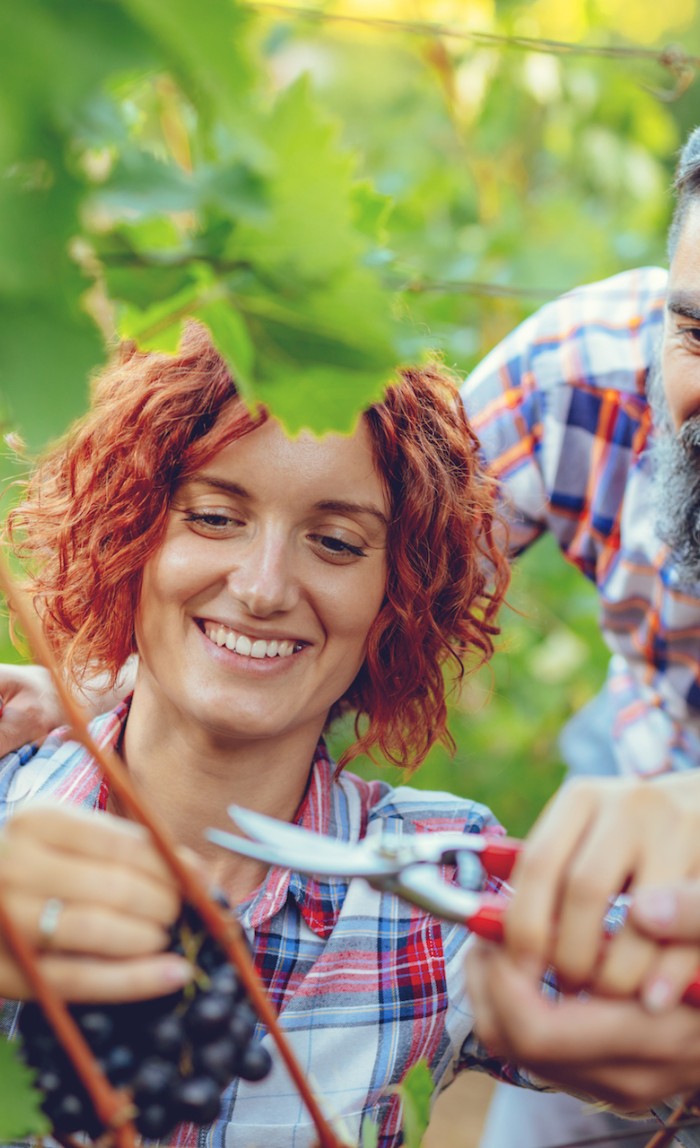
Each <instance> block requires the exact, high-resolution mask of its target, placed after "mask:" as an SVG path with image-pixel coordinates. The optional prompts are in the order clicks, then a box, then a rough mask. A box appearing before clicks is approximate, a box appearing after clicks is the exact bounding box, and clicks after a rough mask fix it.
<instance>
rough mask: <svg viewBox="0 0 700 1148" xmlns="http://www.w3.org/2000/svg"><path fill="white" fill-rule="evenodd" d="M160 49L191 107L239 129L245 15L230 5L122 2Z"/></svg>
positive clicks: (247, 68) (215, 0)
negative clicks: (192, 103)
mask: <svg viewBox="0 0 700 1148" xmlns="http://www.w3.org/2000/svg"><path fill="white" fill-rule="evenodd" d="M122 4H123V7H124V8H125V9H126V10H127V11H128V12H130V13H131V15H132V17H133V19H134V20H135V21H138V22H139V23H140V24H141V25H143V27H144V28H147V29H148V31H149V32H150V34H151V35H152V36H153V37H154V38H155V39H156V40H157V41H158V43H159V44H160V45H161V47H162V48H163V49H164V51H165V54H166V55H167V58H168V63H169V66H170V68H171V69H172V71H173V72H174V73H175V75H176V76H177V78H178V79H179V80H180V82H181V83H182V84H183V86H184V87H185V89H186V90H187V91H188V92H189V93H190V95H191V97H192V99H193V100H194V102H195V104H196V106H197V107H198V108H199V109H200V110H201V111H207V112H208V113H209V115H210V117H212V118H214V115H215V117H216V119H218V120H220V121H221V122H227V123H229V124H231V123H232V122H233V123H236V124H239V125H240V124H241V120H242V117H241V101H242V97H243V96H244V94H245V93H246V92H247V90H248V87H249V85H250V83H251V81H252V78H253V75H254V72H255V68H254V64H253V56H252V54H251V53H250V51H249V50H248V46H247V44H246V33H247V29H248V25H249V23H250V19H251V17H250V13H249V12H248V11H246V10H245V9H244V8H243V6H242V5H241V4H239V3H237V2H236V0H199V3H197V4H193V3H192V0H167V2H166V0H122Z"/></svg>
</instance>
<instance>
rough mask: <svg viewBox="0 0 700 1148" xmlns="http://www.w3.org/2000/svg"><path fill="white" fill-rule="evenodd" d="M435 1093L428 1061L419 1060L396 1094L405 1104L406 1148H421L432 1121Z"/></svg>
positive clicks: (407, 1074)
mask: <svg viewBox="0 0 700 1148" xmlns="http://www.w3.org/2000/svg"><path fill="white" fill-rule="evenodd" d="M434 1091H435V1084H434V1082H433V1077H432V1074H431V1072H430V1069H429V1068H428V1064H427V1061H425V1060H419V1061H418V1062H417V1063H416V1064H414V1065H413V1067H412V1068H409V1070H408V1072H407V1073H406V1075H405V1076H404V1078H403V1080H402V1081H401V1083H400V1084H399V1085H398V1086H397V1088H396V1092H397V1093H398V1094H399V1096H400V1097H401V1100H402V1102H403V1133H404V1144H405V1145H406V1148H420V1145H421V1141H422V1139H423V1136H424V1135H425V1130H426V1128H427V1127H428V1122H429V1120H430V1101H431V1098H432V1095H433V1092H434Z"/></svg>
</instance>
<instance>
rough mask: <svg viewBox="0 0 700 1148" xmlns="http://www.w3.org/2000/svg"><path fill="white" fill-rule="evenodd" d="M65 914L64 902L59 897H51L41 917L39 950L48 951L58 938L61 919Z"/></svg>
mask: <svg viewBox="0 0 700 1148" xmlns="http://www.w3.org/2000/svg"><path fill="white" fill-rule="evenodd" d="M62 912H63V901H61V900H60V898H59V897H49V899H48V901H47V902H46V904H45V905H44V907H43V909H42V910H41V913H40V915H39V948H40V949H48V948H49V947H50V945H51V942H52V940H53V938H54V937H55V936H56V930H57V928H58V922H59V918H60V916H61V913H62Z"/></svg>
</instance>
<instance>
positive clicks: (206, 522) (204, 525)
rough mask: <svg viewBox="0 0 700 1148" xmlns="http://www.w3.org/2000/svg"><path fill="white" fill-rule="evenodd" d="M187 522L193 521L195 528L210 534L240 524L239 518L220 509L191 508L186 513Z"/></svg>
mask: <svg viewBox="0 0 700 1148" xmlns="http://www.w3.org/2000/svg"><path fill="white" fill-rule="evenodd" d="M185 522H191V523H193V524H194V526H195V528H199V529H200V530H204V531H206V532H208V533H210V534H215V533H221V532H222V531H224V530H227V529H230V528H232V527H236V526H239V525H240V522H239V520H238V519H237V518H233V517H232V516H231V515H230V514H224V513H223V512H222V511H220V510H190V511H188V512H187V514H186V515H185Z"/></svg>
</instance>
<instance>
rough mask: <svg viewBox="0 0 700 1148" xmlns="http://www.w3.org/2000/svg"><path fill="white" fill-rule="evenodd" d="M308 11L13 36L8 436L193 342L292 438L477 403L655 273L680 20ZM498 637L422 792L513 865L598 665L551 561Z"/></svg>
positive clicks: (84, 0) (540, 551)
mask: <svg viewBox="0 0 700 1148" xmlns="http://www.w3.org/2000/svg"><path fill="white" fill-rule="evenodd" d="M309 9H310V10H307V11H306V12H304V11H301V10H299V9H298V8H297V7H294V6H293V5H285V4H284V3H276V4H271V3H262V2H258V3H252V2H251V3H243V2H242V0H200V2H199V3H198V4H196V5H195V4H192V3H188V2H187V0H25V2H24V3H23V4H21V5H16V4H15V5H12V4H4V5H2V6H0V43H2V47H3V68H2V76H1V77H0V395H1V396H2V400H1V404H0V407H1V409H0V416H2V417H4V420H5V425H6V426H8V427H17V428H18V429H19V430H20V432H21V433H22V434H23V435H24V436H25V437H26V438H27V440H28V441H29V443H30V445H31V446H32V447H36V446H38V445H40V444H42V443H43V442H45V441H46V439H47V438H48V437H50V436H53V435H55V434H57V433H59V432H60V431H61V430H62V429H63V428H64V427H65V425H66V424H67V422H68V421H69V419H70V418H72V417H73V416H74V415H75V414H76V413H78V412H79V411H81V410H82V409H84V407H85V405H86V401H87V395H88V384H87V380H88V375H89V372H90V371H91V370H92V369H93V368H95V367H96V366H97V365H99V363H100V361H101V360H102V359H103V358H104V356H105V353H106V347H107V345H108V344H109V343H110V342H111V341H112V340H113V339H114V336H115V333H117V332H118V333H120V334H122V335H127V336H129V337H132V338H135V339H137V341H138V342H139V343H140V344H141V345H143V346H154V347H158V348H162V349H170V348H172V347H173V345H174V344H175V342H176V340H177V336H178V332H179V328H180V324H181V321H182V320H183V318H184V317H186V316H189V315H194V316H199V317H200V318H201V319H203V320H204V321H205V322H207V323H208V324H209V326H210V327H211V329H212V332H213V336H214V339H215V341H216V342H217V344H218V346H219V348H220V349H221V351H222V353H223V354H224V355H225V357H226V358H227V360H228V362H229V363H230V365H231V367H232V369H233V370H234V372H235V374H236V375H237V377H238V379H239V382H240V384H241V387H242V389H243V391H244V393H246V394H247V395H248V396H250V397H251V399H255V398H261V399H263V400H265V401H268V402H269V403H270V404H271V406H272V407H273V409H275V410H276V411H278V413H280V414H281V416H282V417H283V418H284V419H285V421H286V422H287V424H288V425H289V427H290V428H291V429H292V430H294V429H296V428H298V427H299V426H302V425H311V426H313V427H315V428H317V429H321V428H323V427H326V426H329V425H335V426H336V427H339V428H348V427H350V426H351V424H352V422H353V419H354V417H355V412H356V411H357V409H358V408H359V407H360V406H361V405H363V404H364V403H366V402H367V401H368V400H369V399H370V398H371V397H372V396H373V395H375V394H377V393H378V392H379V390H380V389H381V387H382V386H383V384H384V383H385V382H386V380H387V378H388V377H389V375H390V373H391V371H392V369H393V367H394V366H395V364H396V362H397V361H410V360H415V359H417V358H420V357H422V356H423V355H424V354H425V353H426V349H427V348H435V349H437V350H438V351H439V352H440V353H441V354H442V356H443V358H444V360H445V362H446V364H447V365H448V366H449V367H451V368H453V369H454V371H455V372H456V373H457V374H459V375H464V374H465V373H466V372H468V370H469V369H470V367H471V366H472V365H473V364H474V363H475V362H476V361H477V360H478V358H479V357H480V356H481V355H482V354H483V353H485V352H486V351H487V350H488V349H489V348H490V347H491V346H493V344H494V343H495V342H496V341H497V340H498V339H499V338H500V337H501V336H502V335H503V334H505V333H506V332H507V331H508V330H509V329H510V328H511V327H513V326H514V325H515V324H516V323H517V322H518V321H520V320H521V319H522V318H524V317H525V315H526V314H528V312H529V311H531V310H532V309H533V307H535V306H536V305H537V304H538V303H539V302H542V301H544V300H545V299H547V298H550V297H552V296H553V295H555V294H557V293H559V292H560V291H563V290H565V289H567V288H569V287H571V286H574V285H576V284H578V283H581V282H583V281H590V280H594V279H596V278H600V277H604V276H606V275H609V274H613V273H615V272H617V271H620V270H621V269H623V268H625V267H629V266H633V265H636V264H643V263H657V262H659V261H662V260H663V258H664V246H665V241H664V232H665V228H666V225H667V221H668V218H669V213H670V206H671V203H670V194H669V188H670V184H671V181H672V173H673V165H674V157H675V153H676V151H677V149H678V147H679V146H680V144H681V143H682V141H683V139H684V137H685V135H686V133H687V132H688V130H689V129H690V128H691V127H693V126H694V124H695V120H696V119H697V118H698V113H697V107H698V100H697V91H698V88H697V83H696V82H695V67H696V65H697V63H698V60H697V58H695V57H692V53H699V52H700V25H698V22H697V20H696V16H695V4H694V0H669V2H668V3H666V4H664V5H661V4H659V3H658V0H637V2H636V3H635V4H634V5H631V4H629V3H628V2H627V0H567V2H566V3H565V4H563V3H562V2H561V0H466V2H465V0H319V2H318V3H317V2H316V0H309ZM256 10H257V11H256ZM557 42H558V43H557ZM674 44H676V45H678V44H681V45H682V48H678V47H677V46H676V47H674V46H673V45H674ZM20 465H25V464H20ZM16 471H17V464H16V463H13V462H12V461H11V459H10V453H9V452H8V455H7V457H3V458H0V472H2V473H4V474H7V475H9V474H12V473H16ZM511 606H512V608H511V610H510V611H506V612H505V614H504V619H503V622H504V624H503V635H502V638H501V640H500V650H499V653H498V654H497V656H496V657H495V659H494V660H493V662H492V665H491V666H490V667H488V668H486V669H485V670H482V671H481V672H480V673H479V674H478V675H475V676H474V677H473V678H470V679H469V681H468V683H467V684H466V686H465V687H464V688H463V690H462V692H461V696H460V697H459V698H458V699H455V702H454V705H453V707H452V729H453V732H454V735H455V738H456V740H457V744H458V748H457V752H456V754H455V756H454V758H449V757H448V756H447V755H446V754H445V753H444V752H442V751H441V750H435V751H434V752H433V753H432V754H431V755H430V757H429V759H428V761H427V762H426V763H425V764H424V766H423V767H422V768H421V770H420V771H419V772H418V774H417V775H416V776H415V778H414V782H415V784H418V785H422V786H425V787H430V788H443V789H448V790H451V791H456V792H459V793H462V794H467V795H470V796H473V797H476V798H479V799H481V800H484V801H486V802H488V803H489V804H490V805H492V806H493V808H494V810H495V811H496V812H497V814H498V815H499V816H500V818H501V819H502V821H503V822H504V823H505V824H506V826H507V827H508V829H509V830H510V831H511V832H512V833H517V834H520V833H523V832H525V831H526V829H527V828H528V826H529V825H530V824H531V823H532V821H533V819H534V817H535V816H536V815H537V812H538V811H539V809H540V808H541V807H542V805H543V803H544V802H545V801H546V799H547V797H548V796H549V795H550V793H551V792H552V791H553V789H554V788H555V787H556V785H557V784H558V783H559V781H560V779H561V776H562V766H561V763H560V761H559V759H558V755H557V749H556V739H557V734H558V731H559V730H560V728H561V726H562V724H563V723H564V721H565V720H566V718H567V716H568V715H569V714H571V713H572V712H573V711H575V710H576V709H577V708H578V707H579V706H580V705H582V704H583V703H584V702H585V701H586V700H587V699H588V698H589V697H590V696H591V695H592V694H593V693H594V691H595V689H596V688H597V686H598V684H599V683H600V681H601V679H602V677H603V674H604V672H605V664H606V657H607V656H606V653H605V651H604V649H603V647H602V643H601V639H600V636H599V633H598V628H597V621H596V613H597V605H596V601H595V596H594V594H593V592H592V590H591V588H590V587H589V586H587V585H586V584H585V582H584V580H583V579H582V577H581V576H580V575H579V574H578V572H576V571H575V570H573V569H571V568H569V567H566V566H565V564H564V563H563V561H562V559H561V557H560V556H559V555H558V554H557V553H556V549H555V547H554V546H553V545H552V544H551V541H547V540H545V541H543V542H541V543H538V545H537V546H536V547H535V548H534V549H533V551H532V552H531V553H530V554H528V555H527V556H525V558H524V559H523V560H522V561H521V562H520V563H519V565H518V570H517V574H516V578H515V582H514V586H513V590H512V592H511ZM17 656H18V655H17V654H16V653H15V652H14V651H13V650H12V649H11V647H10V646H9V643H8V640H7V638H6V636H4V637H3V638H2V640H1V642H0V658H5V659H7V660H10V659H12V658H16V657H17ZM345 732H346V735H347V731H345ZM339 744H342V738H341V739H340V740H339ZM379 768H380V769H381V767H379ZM360 769H361V770H363V771H365V772H372V773H376V771H377V767H375V766H371V765H369V764H368V763H364V764H362V763H361V764H360ZM382 772H383V771H382ZM389 776H393V777H394V778H395V777H396V774H395V772H394V773H392V772H391V771H389ZM30 1119H31V1120H32V1121H34V1124H35V1125H36V1128H37V1130H38V1128H39V1123H38V1119H39V1118H38V1116H37V1115H36V1113H33V1114H31V1115H29V1114H27V1113H24V1112H23V1114H21V1120H22V1122H25V1123H26V1122H27V1121H30ZM8 1129H10V1126H9V1125H8V1126H7V1129H6V1134H7V1135H8V1136H9V1135H14V1132H13V1131H12V1130H8ZM1 1132H2V1129H0V1133H1Z"/></svg>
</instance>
